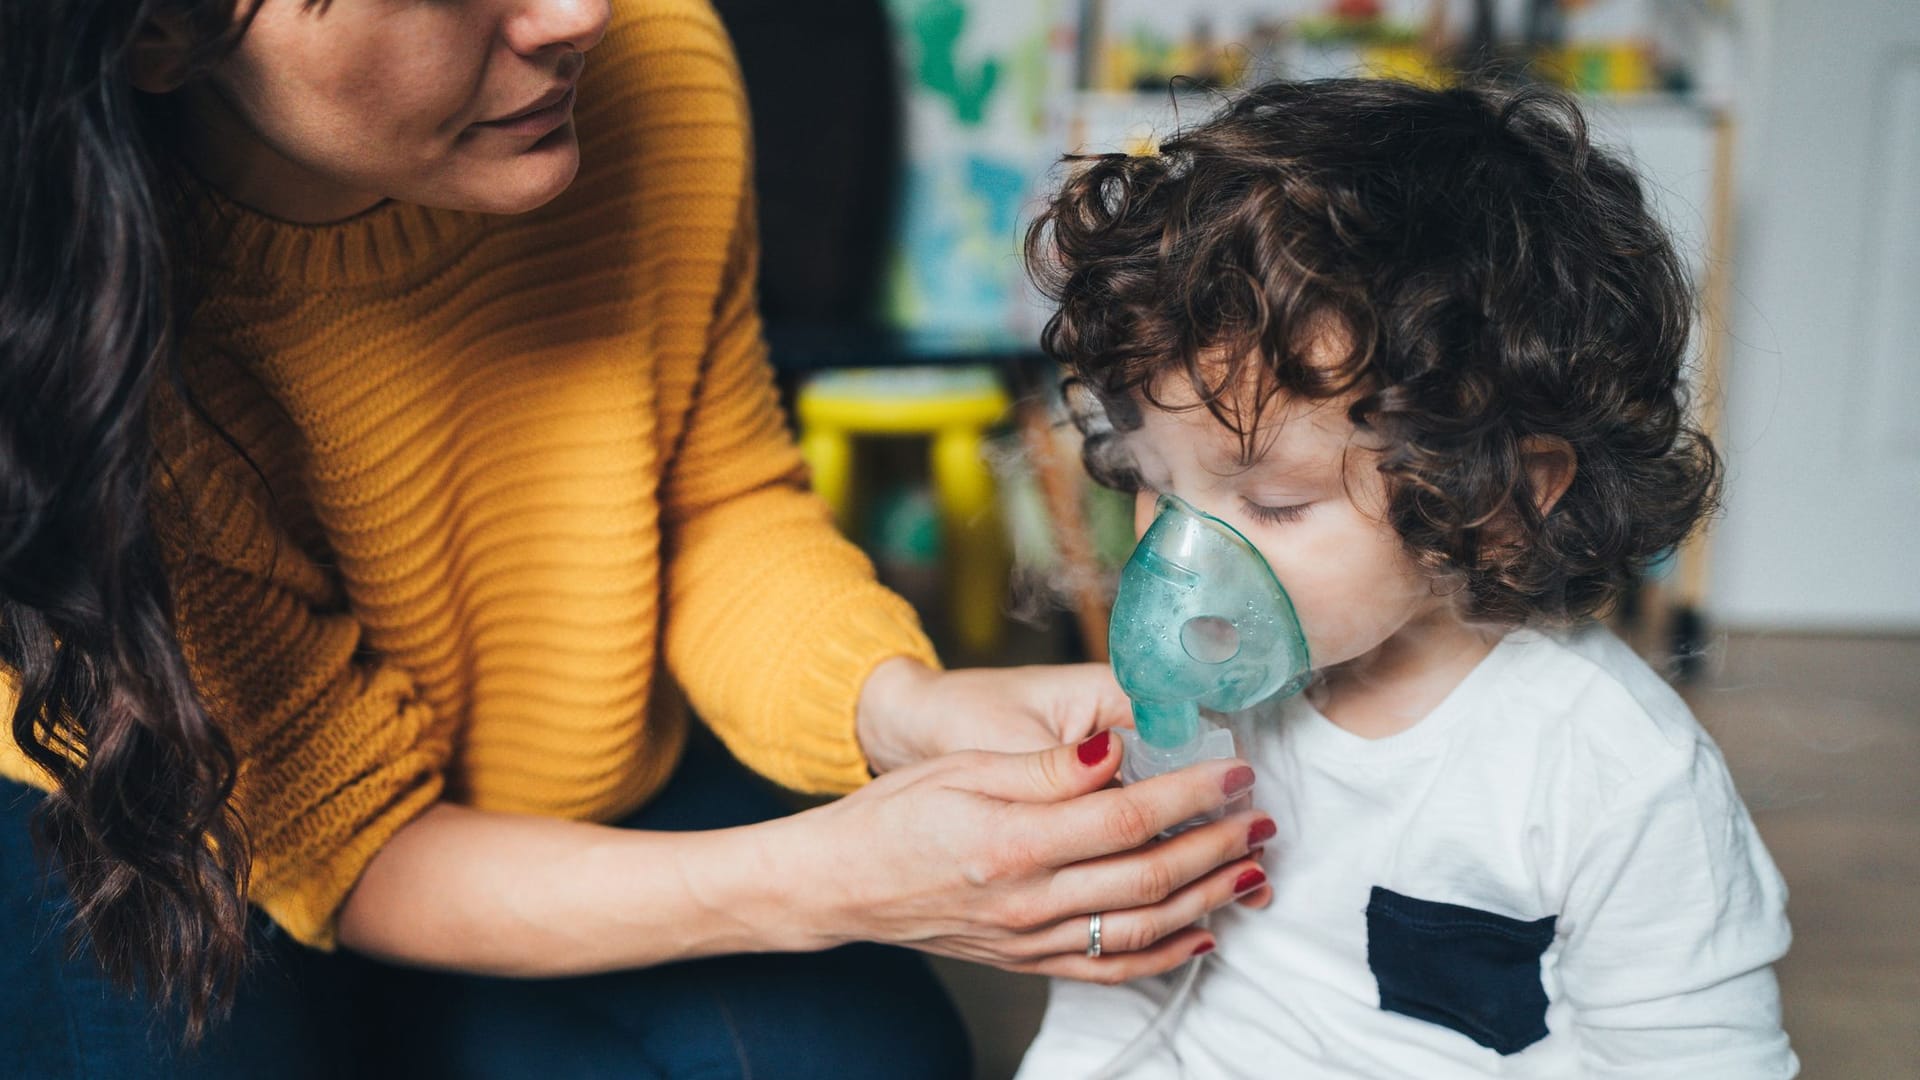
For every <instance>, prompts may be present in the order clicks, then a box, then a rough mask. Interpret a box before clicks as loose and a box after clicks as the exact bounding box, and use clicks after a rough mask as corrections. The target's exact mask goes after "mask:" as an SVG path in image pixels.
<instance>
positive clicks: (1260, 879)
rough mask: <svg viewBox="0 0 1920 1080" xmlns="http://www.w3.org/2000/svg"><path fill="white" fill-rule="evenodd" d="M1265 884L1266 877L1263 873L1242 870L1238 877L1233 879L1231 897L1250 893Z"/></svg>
mask: <svg viewBox="0 0 1920 1080" xmlns="http://www.w3.org/2000/svg"><path fill="white" fill-rule="evenodd" d="M1266 883H1267V875H1266V873H1265V872H1264V871H1261V870H1243V871H1241V873H1240V876H1239V877H1237V878H1234V879H1233V895H1235V896H1239V895H1240V894H1241V893H1250V892H1252V891H1253V890H1255V889H1257V888H1259V887H1260V886H1262V885H1265V884H1266Z"/></svg>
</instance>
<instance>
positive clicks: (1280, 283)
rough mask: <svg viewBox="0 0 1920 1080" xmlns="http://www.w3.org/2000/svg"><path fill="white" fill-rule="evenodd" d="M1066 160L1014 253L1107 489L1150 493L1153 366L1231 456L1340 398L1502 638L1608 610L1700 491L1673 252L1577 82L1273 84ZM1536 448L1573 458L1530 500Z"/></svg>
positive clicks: (1446, 563) (1400, 518) (1419, 528)
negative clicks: (1302, 401) (1266, 421)
mask: <svg viewBox="0 0 1920 1080" xmlns="http://www.w3.org/2000/svg"><path fill="white" fill-rule="evenodd" d="M1068 163H1069V174H1068V177H1067V179H1066V180H1065V182H1064V184H1063V186H1062V187H1061V189H1060V191H1059V192H1058V193H1057V194H1056V195H1055V196H1054V197H1053V198H1052V200H1051V202H1050V204H1049V205H1048V206H1047V208H1046V209H1045V211H1044V212H1043V213H1042V215H1041V216H1040V217H1039V218H1038V220H1036V221H1035V222H1034V224H1033V226H1032V227H1031V229H1030V231H1029V232H1028V235H1027V262H1028V266H1029V270H1030V272H1031V273H1032V275H1033V276H1034V278H1035V280H1036V281H1037V282H1038V283H1039V285H1040V287H1041V289H1042V290H1043V291H1044V292H1046V293H1047V294H1048V295H1049V296H1050V297H1051V298H1052V299H1053V300H1055V301H1056V302H1057V303H1058V310H1057V312H1056V313H1055V314H1054V316H1053V317H1052V319H1051V320H1050V321H1049V322H1048V324H1047V327H1046V331H1045V333H1044V337H1043V344H1044V346H1045V348H1046V350H1047V352H1048V353H1049V354H1050V355H1051V356H1053V357H1054V358H1055V359H1056V360H1058V361H1060V362H1062V363H1063V364H1065V365H1067V366H1068V368H1069V370H1070V372H1071V378H1070V382H1071V383H1073V384H1074V385H1075V386H1076V387H1077V388H1079V389H1082V390H1085V391H1091V395H1090V396H1091V397H1092V399H1093V400H1094V401H1095V402H1097V403H1099V404H1100V405H1103V406H1104V410H1103V411H1104V413H1105V415H1104V416H1101V417H1096V418H1095V421H1094V428H1093V429H1092V430H1091V431H1090V435H1091V436H1092V437H1090V438H1089V440H1088V442H1087V444H1086V446H1087V461H1088V465H1089V468H1090V469H1091V470H1092V471H1093V472H1094V474H1095V476H1096V477H1097V478H1100V479H1102V480H1103V481H1105V482H1108V483H1111V484H1114V485H1115V486H1120V487H1129V486H1132V485H1134V484H1137V482H1138V478H1137V476H1134V475H1131V470H1130V468H1129V463H1128V462H1127V460H1126V459H1125V457H1124V454H1120V455H1116V454H1115V453H1114V451H1115V450H1116V449H1117V448H1118V447H1119V443H1120V441H1121V440H1122V439H1123V438H1124V435H1125V432H1126V430H1127V429H1128V428H1130V427H1131V426H1133V424H1134V422H1135V419H1134V418H1135V417H1136V416H1137V413H1136V412H1135V410H1137V408H1138V407H1139V406H1140V405H1141V404H1142V403H1144V404H1147V405H1151V406H1154V407H1164V406H1163V405H1162V404H1161V399H1160V397H1157V396H1156V394H1157V393H1159V392H1160V391H1158V390H1157V389H1156V388H1157V387H1158V388H1161V389H1164V388H1165V387H1166V385H1167V384H1166V383H1165V382H1163V381H1162V380H1163V379H1166V378H1169V377H1171V378H1173V379H1175V380H1177V381H1178V382H1180V383H1183V384H1184V385H1185V386H1187V387H1189V388H1190V389H1191V390H1192V391H1193V393H1194V394H1196V395H1197V396H1198V398H1199V400H1200V402H1201V403H1202V404H1203V405H1204V406H1205V407H1206V408H1208V409H1209V410H1211V411H1212V413H1213V415H1214V416H1215V417H1216V418H1218V419H1219V420H1220V422H1221V423H1223V424H1225V425H1227V426H1228V427H1229V428H1231V429H1232V430H1233V431H1235V432H1236V433H1237V434H1238V435H1239V436H1240V440H1241V452H1242V458H1243V461H1244V462H1246V463H1251V462H1252V461H1253V460H1254V459H1255V458H1256V457H1257V455H1258V452H1259V449H1260V448H1259V446H1258V445H1257V444H1256V434H1257V430H1258V427H1259V422H1260V418H1261V415H1262V411H1263V410H1264V409H1265V408H1266V407H1267V406H1268V405H1270V404H1271V403H1272V401H1273V399H1274V398H1275V396H1276V395H1280V394H1287V395H1296V396H1302V397H1306V398H1309V399H1322V400H1324V399H1333V398H1341V399H1343V400H1344V399H1346V398H1347V397H1348V396H1351V398H1352V400H1351V404H1350V407H1349V409H1348V415H1349V416H1350V418H1351V419H1352V420H1353V421H1354V422H1355V423H1356V424H1358V425H1361V426H1363V427H1364V428H1367V429H1371V430H1372V431H1373V432H1375V433H1377V435H1378V436H1380V437H1381V438H1382V440H1383V441H1384V442H1385V443H1386V444H1387V449H1386V450H1385V452H1384V454H1383V456H1382V459H1381V462H1380V466H1379V467H1380V469H1381V471H1382V472H1383V473H1384V474H1385V476H1386V478H1387V481H1388V491H1389V502H1388V507H1387V517H1388V520H1389V521H1390V522H1391V524H1392V525H1393V527H1394V528H1395V529H1396V530H1397V531H1398V533H1399V534H1400V536H1401V537H1402V539H1403V540H1404V541H1405V543H1406V545H1407V547H1408V549H1409V550H1410V551H1411V552H1412V553H1413V555H1414V556H1415V557H1416V558H1417V559H1419V560H1420V561H1421V562H1422V564H1423V565H1425V566H1427V567H1428V568H1429V570H1431V571H1432V572H1434V573H1435V574H1436V575H1444V576H1448V577H1452V578H1456V579H1458V580H1459V581H1460V583H1461V585H1462V586H1463V593H1464V600H1465V603H1466V607H1467V610H1468V613H1469V614H1470V615H1472V616H1473V617H1476V618H1483V619H1488V620H1491V621H1496V622H1501V623H1506V624H1509V625H1518V624H1523V623H1527V622H1530V621H1546V622H1565V621H1571V620H1576V619H1579V618H1583V617H1587V616H1590V615H1593V614H1595V613H1598V612H1600V611H1602V610H1604V609H1605V608H1606V607H1607V606H1608V605H1609V604H1610V603H1611V602H1612V600H1613V599H1615V598H1616V597H1617V595H1618V593H1619V591H1620V589H1621V588H1622V586H1623V585H1625V584H1626V583H1627V582H1629V581H1630V580H1632V579H1633V578H1634V577H1636V576H1637V575H1638V574H1640V573H1642V572H1643V571H1644V570H1645V568H1646V567H1647V565H1648V564H1649V563H1650V562H1651V561H1652V560H1654V559H1656V558H1658V557H1659V556H1660V555H1661V554H1662V553H1664V552H1665V551H1666V550H1668V549H1670V548H1671V547H1673V545H1675V544H1677V543H1678V542H1679V541H1681V540H1682V539H1683V538H1684V537H1685V536H1686V535H1687V534H1688V532H1689V531H1690V530H1691V529H1692V528H1693V527H1694V526H1695V525H1696V523H1697V522H1699V521H1700V520H1701V519H1702V518H1703V516H1704V515H1706V514H1707V513H1708V512H1709V511H1710V510H1711V508H1712V507H1713V504H1714V500H1715V496H1716V492H1717V487H1718V477H1719V460H1718V457H1717V456H1716V454H1715V452H1714V449H1713V445H1712V443H1711V442H1710V441H1709V440H1708V438H1707V436H1706V435H1705V434H1704V433H1702V432H1701V431H1700V430H1698V429H1697V428H1696V427H1694V426H1692V425H1691V423H1690V421H1689V419H1688V411H1687V405H1686V399H1685V393H1684V385H1683V381H1682V372H1683V367H1684V361H1685V359H1686V355H1687V347H1688V333H1689V329H1690V327H1691V324H1692V298H1691V295H1690V292H1689V289H1688V287H1687V284H1686V279H1685V276H1684V274H1683V271H1682V267H1681V263H1680V260H1679V259H1678V257H1677V256H1676V255H1675V252H1674V249H1673V246H1672V244H1671V242H1670V241H1669V239H1668V237H1667V235H1666V233H1665V231H1664V230H1663V229H1662V227H1661V226H1660V224H1659V223H1658V222H1657V221H1656V220H1655V218H1654V216H1653V214H1652V213H1651V212H1650V210H1649V207H1648V205H1647V201H1646V198H1645V196H1644V194H1643V193H1642V190H1641V186H1640V183H1639V181H1638V180H1637V179H1636V178H1635V176H1634V174H1633V172H1632V170H1631V169H1630V168H1628V167H1627V166H1626V165H1624V164H1623V163H1621V162H1620V161H1619V160H1616V159H1615V158H1614V157H1612V156H1610V155H1608V154H1606V153H1604V152H1602V151H1600V150H1598V149H1596V148H1594V147H1593V146H1592V144H1591V143H1590V142H1589V140H1588V136H1587V130H1586V125H1585V122H1584V121H1583V119H1582V117H1581V115H1580V111H1579V109H1578V108H1577V107H1576V106H1575V105H1574V103H1573V102H1572V101H1571V100H1569V99H1568V98H1566V97H1565V96H1563V95H1560V94H1558V93H1554V92H1551V91H1548V90H1544V89H1539V88H1526V89H1517V90H1516V89H1495V88H1490V87H1489V88H1475V87H1465V88H1455V89H1444V90H1434V89H1426V88H1422V87H1417V86H1413V85H1409V84H1406V83H1399V82H1389V81H1379V80H1360V79H1339V80H1326V81H1313V82H1287V81H1280V82H1272V83H1268V84H1266V85H1263V86H1260V87H1258V88H1257V89H1254V90H1252V91H1249V92H1246V93H1244V94H1241V95H1238V96H1236V97H1235V98H1234V99H1233V100H1232V101H1231V102H1230V103H1229V104H1228V105H1227V106H1226V107H1225V108H1224V109H1223V110H1222V111H1221V112H1220V113H1219V114H1217V115H1216V116H1214V117H1213V118H1211V119H1209V120H1207V121H1205V122H1203V123H1201V124H1199V125H1197V126H1195V127H1194V128H1193V129H1192V130H1190V131H1185V132H1182V133H1180V134H1179V135H1178V137H1176V138H1173V139H1170V140H1168V141H1167V142H1166V143H1165V144H1164V145H1163V146H1162V147H1161V149H1160V151H1159V152H1158V153H1156V154H1152V155H1125V154H1099V155H1079V156H1075V157H1071V158H1069V159H1068ZM1330 342H1331V343H1337V344H1336V345H1335V346H1334V347H1333V351H1334V352H1335V353H1337V354H1338V355H1337V356H1336V357H1335V358H1334V359H1333V360H1332V361H1331V362H1329V359H1328V357H1327V356H1325V355H1323V351H1324V350H1327V349H1328V348H1329V343H1330ZM1086 427H1087V425H1086V424H1083V428H1086ZM1113 428H1117V429H1118V430H1117V432H1116V431H1113V430H1112V429H1113ZM1543 436H1544V437H1550V438H1557V439H1560V440H1564V441H1565V443H1566V444H1567V445H1568V446H1570V447H1571V448H1572V450H1573V453H1574V456H1575V460H1576V463H1577V464H1576V469H1575V472H1574V475H1573V479H1572V483H1571V486H1570V487H1568V489H1567V490H1566V492H1565V493H1564V494H1563V495H1562V496H1561V497H1560V498H1559V499H1558V500H1557V501H1555V502H1553V504H1552V506H1551V508H1550V510H1548V511H1547V512H1546V513H1544V514H1543V513H1541V512H1540V511H1539V510H1538V509H1537V506H1538V505H1539V503H1538V500H1537V499H1536V497H1535V496H1536V492H1535V491H1534V488H1533V484H1532V482H1531V480H1530V477H1529V472H1528V470H1527V468H1526V460H1527V453H1528V449H1529V447H1532V446H1537V445H1539V444H1538V443H1532V442H1529V441H1528V440H1529V439H1530V438H1535V437H1543Z"/></svg>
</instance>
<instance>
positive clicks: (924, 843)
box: [763, 732, 1273, 983]
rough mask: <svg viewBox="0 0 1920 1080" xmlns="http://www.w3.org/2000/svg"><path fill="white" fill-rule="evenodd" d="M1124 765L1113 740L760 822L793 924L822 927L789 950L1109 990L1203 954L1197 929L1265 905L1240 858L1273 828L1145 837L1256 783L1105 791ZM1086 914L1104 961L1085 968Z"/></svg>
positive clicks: (1186, 772) (999, 757)
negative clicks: (996, 970)
mask: <svg viewBox="0 0 1920 1080" xmlns="http://www.w3.org/2000/svg"><path fill="white" fill-rule="evenodd" d="M1119 760H1120V740H1119V739H1117V738H1114V737H1113V736H1112V735H1111V734H1110V733H1106V732H1102V733H1100V734H1098V735H1095V736H1093V737H1092V738H1091V739H1089V740H1087V741H1085V742H1083V743H1081V744H1079V745H1077V746H1075V745H1068V746H1054V747H1052V748H1050V749H1047V750H1043V751H1039V752H1034V753H1025V754H994V753H983V752H979V751H971V752H963V753H956V754H950V755H947V756H944V757H940V758H936V759H934V760H931V761H925V762H922V763H920V764H916V765H912V766H908V767H905V768H902V769H899V770H896V771H893V772H890V773H888V774H887V775H885V776H883V777H881V778H880V779H878V780H876V781H875V782H874V783H872V784H869V785H868V786H867V787H865V788H864V789H862V790H860V791H858V792H856V793H854V794H852V795H849V796H848V797H846V798H845V799H842V800H840V801H839V802H836V803H832V804H829V805H827V806H823V807H819V808H817V809H814V810H810V811H807V812H806V813H803V814H799V815H796V816H794V817H791V818H786V819H782V821H781V822H777V823H769V826H768V827H769V829H773V830H777V832H769V833H768V834H767V839H768V841H769V843H770V844H771V846H770V847H768V848H765V849H763V850H765V851H766V852H767V853H768V854H767V858H768V859H769V860H770V862H771V864H772V865H776V866H778V867H780V869H779V870H778V871H777V872H778V873H779V874H780V875H781V876H782V877H785V878H790V879H791V880H793V881H795V882H796V883H799V887H798V888H796V889H795V891H794V892H792V893H789V896H791V897H792V898H793V902H794V903H795V904H805V905H807V908H808V912H807V915H808V916H809V917H808V918H806V919H804V920H802V921H805V922H809V923H812V924H813V925H815V926H817V927H819V928H820V929H819V934H820V936H819V937H818V938H815V939H813V940H808V941H795V942H792V943H791V945H792V947H799V948H807V947H822V946H827V945H835V944H839V943H842V942H847V941H882V942H890V943H895V944H902V945H910V946H913V947H915V948H919V949H923V950H925V951H927V952H932V953H939V954H941V955H945V956H954V957H960V958H963V959H967V960H974V961H979V962H982V963H987V964H992V965H994V966H995V967H1000V968H1005V969H1007V970H1009V971H1019V972H1031V973H1037V974H1045V975H1059V976H1065V977H1068V978H1076V979H1086V980H1091V981H1095V982H1108V983H1111V982H1120V981H1123V980H1126V979H1132V978H1137V977H1140V976H1143V975H1152V974H1157V973H1160V972H1164V971H1167V970H1170V969H1172V968H1174V967H1176V966H1178V965H1179V964H1180V963H1182V962H1183V961H1185V960H1187V959H1188V958H1189V957H1191V956H1193V955H1195V954H1196V953H1198V952H1204V951H1206V949H1208V948H1211V947H1212V945H1213V938H1212V936H1211V935H1210V934H1209V933H1207V932H1206V931H1205V930H1201V929H1197V928H1195V927H1194V925H1193V924H1194V923H1195V922H1197V921H1198V920H1199V919H1200V918H1201V917H1202V916H1203V915H1205V914H1206V913H1208V912H1210V911H1212V910H1214V909H1216V908H1219V907H1221V906H1222V905H1225V904H1228V903H1231V902H1233V900H1234V899H1235V898H1236V897H1243V896H1249V895H1250V894H1255V893H1261V892H1263V890H1262V889H1261V886H1262V885H1263V884H1264V882H1265V877H1264V875H1263V874H1261V872H1260V870H1259V868H1258V866H1257V865H1256V864H1255V863H1254V862H1253V861H1252V860H1251V859H1250V858H1249V857H1248V853H1249V850H1250V849H1251V848H1253V847H1255V846H1257V845H1258V844H1259V843H1260V842H1261V841H1262V840H1264V839H1265V838H1266V837H1268V836H1271V835H1272V833H1273V825H1272V821H1271V820H1270V819H1269V818H1268V817H1267V816H1266V815H1265V814H1263V813H1261V812H1259V811H1242V812H1238V813H1234V814H1230V815H1228V816H1227V817H1225V818H1223V819H1222V820H1220V821H1215V822H1210V823H1208V824H1206V825H1202V826H1200V827H1197V828H1194V829H1191V830H1189V831H1187V832H1185V833H1182V834H1180V835H1179V836H1177V837H1175V838H1173V839H1170V840H1162V841H1157V842H1156V841H1155V837H1157V836H1158V835H1159V834H1160V833H1161V832H1162V831H1164V830H1166V829H1168V828H1170V827H1172V826H1174V825H1177V824H1179V823H1180V822H1183V821H1187V820H1189V819H1192V818H1194V817H1198V816H1201V815H1203V814H1206V813H1209V812H1211V811H1214V810H1216V809H1219V808H1221V807H1224V806H1226V805H1227V803H1228V802H1230V801H1231V800H1233V799H1234V798H1236V797H1238V796H1239V795H1241V794H1243V793H1244V792H1245V791H1246V790H1247V789H1248V788H1250V787H1251V786H1252V784H1253V770H1252V769H1251V768H1250V767H1248V766H1247V765H1246V763H1245V762H1242V761H1232V760H1230V761H1214V762H1206V763H1203V764H1199V765H1195V766H1193V767H1191V768H1188V769H1183V770H1181V771H1179V772H1175V773H1169V774H1166V775H1164V776H1158V777H1154V778H1153V779H1150V780H1145V781H1142V782H1140V783H1138V784H1133V785H1130V786H1128V787H1125V788H1107V783H1108V782H1109V781H1110V780H1112V779H1113V776H1114V774H1115V772H1116V771H1117V769H1118V767H1119ZM1103 789H1104V790H1103ZM1264 900H1265V897H1264V895H1262V896H1260V897H1259V898H1258V901H1259V902H1264ZM1093 912H1100V913H1102V945H1103V954H1102V955H1101V956H1100V957H1099V958H1097V959H1096V958H1092V957H1088V956H1087V955H1086V950H1087V944H1088V933H1087V923H1088V916H1089V915H1090V914H1091V913H1093ZM789 914H790V915H791V914H793V912H792V911H791V910H790V912H789Z"/></svg>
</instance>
